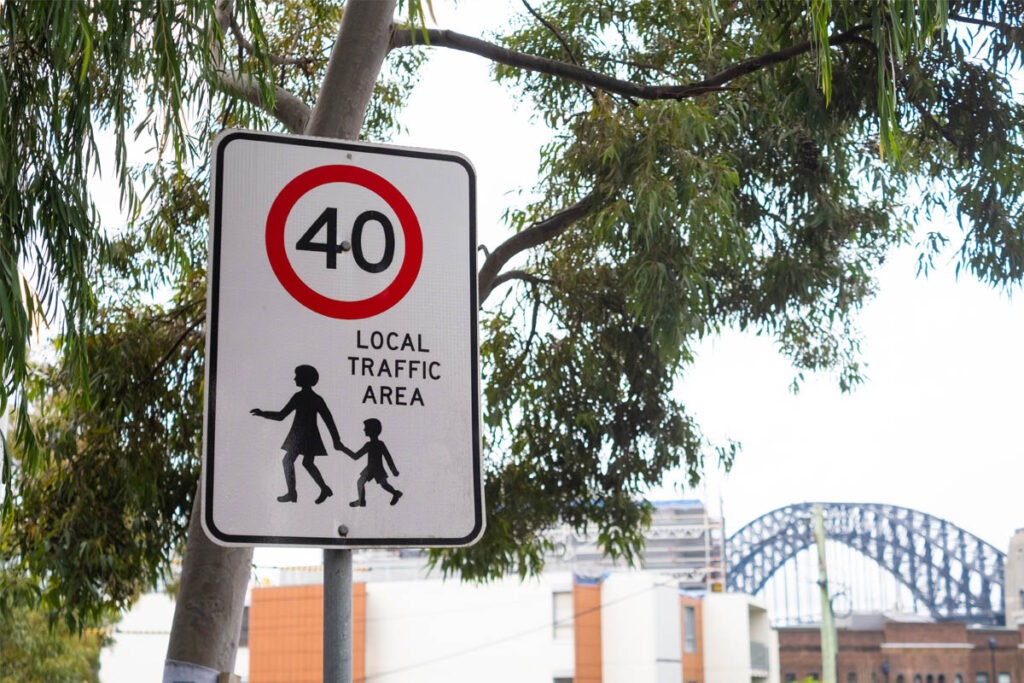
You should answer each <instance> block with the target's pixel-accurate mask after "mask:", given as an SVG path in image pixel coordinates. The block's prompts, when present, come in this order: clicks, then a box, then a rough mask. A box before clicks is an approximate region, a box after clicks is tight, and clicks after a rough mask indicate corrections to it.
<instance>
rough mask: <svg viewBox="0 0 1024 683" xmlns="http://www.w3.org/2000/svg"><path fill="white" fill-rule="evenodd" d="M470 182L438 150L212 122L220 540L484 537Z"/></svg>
mask: <svg viewBox="0 0 1024 683" xmlns="http://www.w3.org/2000/svg"><path fill="white" fill-rule="evenodd" d="M474 183H475V178H474V174H473V170H472V167H471V166H470V164H469V163H468V162H467V161H466V160H465V159H464V158H463V157H461V156H459V155H457V154H453V153H448V152H438V151H432V150H414V149H404V148H397V147H387V146H380V145H367V144H362V143H349V142H340V141H335V140H321V139H315V138H307V137H297V136H282V135H270V134H263V133H254V132H249V131H228V132H225V133H223V134H221V135H220V136H219V137H218V139H217V140H216V142H215V144H214V164H213V188H212V193H211V194H212V201H211V212H212V214H211V233H210V269H209V276H210V284H209V296H208V334H207V381H206V432H205V435H204V453H203V466H204V473H203V482H204V487H203V489H204V490H203V494H204V497H203V501H204V513H203V523H204V526H205V528H206V530H207V533H208V534H209V535H210V536H211V538H213V539H214V540H215V541H217V542H219V543H224V544H228V545H315V546H321V547H334V546H337V547H371V546H451V545H465V544H468V543H472V542H473V541H474V540H476V539H477V538H478V537H479V535H480V534H481V533H482V531H483V493H482V486H481V471H480V451H479V440H480V432H479V423H478V415H479V402H478V396H479V378H478V359H477V338H476V334H477V330H476V298H477V297H476V258H475V255H476V242H475V240H476V235H475V217H474V212H475V186H474Z"/></svg>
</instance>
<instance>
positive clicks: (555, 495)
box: [0, 0, 1024, 625]
mask: <svg viewBox="0 0 1024 683" xmlns="http://www.w3.org/2000/svg"><path fill="white" fill-rule="evenodd" d="M1013 4H1014V3H1013V2H1010V1H1007V2H995V1H993V0H960V1H951V2H948V3H947V2H944V1H936V2H932V1H925V0H871V1H869V2H847V1H841V0H812V1H811V2H796V1H793V2H789V1H777V2H753V3H736V2H730V1H726V0H721V1H719V0H702V1H701V2H690V3H679V2H675V1H674V0H636V1H635V2H624V3H583V2H579V1H578V0H550V1H549V2H546V3H544V4H543V5H539V6H538V7H536V11H537V14H538V15H539V16H540V17H542V18H543V21H541V20H539V19H538V18H537V17H535V16H534V15H532V14H524V15H523V16H522V17H520V18H517V19H516V20H515V21H514V26H513V29H514V30H512V31H511V32H510V33H508V35H506V36H504V37H503V38H502V39H501V41H502V42H503V43H504V45H505V46H506V47H508V48H511V49H513V50H515V51H518V52H521V53H525V54H528V55H530V56H532V57H536V58H539V59H541V60H549V63H551V64H553V63H555V62H558V63H567V64H574V65H578V66H579V67H580V68H582V69H586V70H590V71H592V72H595V73H599V74H602V75H605V76H610V77H614V78H618V79H621V80H623V81H628V82H630V83H631V84H636V85H640V86H650V87H654V86H661V85H664V84H666V83H668V84H687V83H701V82H704V81H705V80H706V79H709V78H711V77H713V76H715V75H718V76H719V77H720V78H719V79H718V80H715V81H714V84H713V85H707V86H706V87H705V88H704V89H703V90H702V91H701V92H700V93H699V94H697V95H696V96H687V97H680V98H679V99H673V98H667V99H666V98H664V97H662V96H660V95H657V94H651V95H650V97H649V98H648V97H646V96H644V95H631V96H625V95H622V94H617V92H615V91H614V88H611V87H607V89H600V88H597V87H595V86H594V85H588V86H583V85H581V84H580V83H579V82H578V81H576V80H573V79H572V78H567V77H565V76H564V70H562V72H561V75H554V73H555V72H556V71H557V70H556V69H534V70H528V69H523V68H520V67H518V66H514V65H513V64H514V62H515V61H516V60H515V58H514V57H513V58H512V59H509V60H508V61H509V62H510V63H509V64H503V65H501V66H499V67H497V68H496V71H495V76H496V78H497V79H498V80H499V81H501V82H504V83H506V84H508V85H509V86H510V87H512V88H514V89H515V90H516V92H517V96H518V97H519V98H520V99H521V100H523V101H525V102H527V103H528V105H529V106H531V107H532V110H533V111H534V112H535V114H536V116H537V118H538V119H539V120H540V121H543V122H544V123H545V124H547V125H548V126H550V127H551V129H552V132H553V136H552V141H551V143H550V144H549V145H548V146H546V147H545V148H544V150H542V157H541V165H540V169H539V173H538V177H537V178H536V186H537V188H538V191H537V194H536V196H538V197H539V199H538V200H537V201H536V202H535V203H534V204H532V205H530V206H526V207H511V208H510V210H509V212H508V214H507V215H508V219H509V221H508V222H509V225H510V227H511V228H513V230H514V231H516V232H523V233H524V234H531V232H535V231H536V230H537V229H538V228H537V227H536V226H537V225H538V224H542V223H544V221H547V220H549V219H551V218H552V217H559V216H565V215H566V213H565V212H568V211H570V207H582V208H579V209H578V210H577V209H573V210H572V211H575V213H573V214H572V220H567V221H566V222H565V225H564V227H563V228H560V229H558V230H553V231H552V232H551V233H550V234H549V235H547V236H546V237H545V238H544V239H542V240H540V244H539V246H536V247H535V248H532V249H531V250H530V251H528V252H524V253H522V254H519V255H518V257H517V258H516V259H515V260H514V261H512V262H510V263H511V268H512V269H511V270H506V271H505V273H504V276H505V277H503V278H502V280H501V282H500V283H499V285H498V287H497V289H495V290H494V292H493V294H492V295H491V297H490V298H489V299H488V300H487V301H486V302H485V310H484V314H483V316H482V317H483V330H482V339H483V342H482V348H481V355H482V359H483V372H484V380H485V383H484V387H485V389H484V391H485V396H484V398H485V406H484V415H483V418H484V426H485V434H484V436H485V446H486V452H487V459H486V464H485V468H486V483H485V487H486V492H485V495H486V500H487V502H488V511H487V524H488V531H487V534H486V535H485V537H484V539H483V540H482V541H481V542H480V543H479V544H477V545H476V546H474V547H472V548H469V549H464V550H459V551H454V552H437V553H435V554H434V555H433V556H432V559H433V561H434V562H435V563H436V564H437V565H439V566H440V567H441V568H442V569H443V570H444V571H446V572H458V573H461V574H462V575H463V576H465V577H469V578H487V577H491V576H495V575H499V574H502V573H508V572H514V573H518V574H519V575H521V576H525V575H528V574H530V573H533V572H536V571H538V570H539V569H540V568H541V567H542V565H543V558H544V552H545V551H546V550H547V549H548V548H549V542H548V541H547V540H546V538H545V536H544V534H543V531H544V530H545V529H547V528H549V527H550V526H552V525H555V524H560V523H564V524H568V525H569V526H571V527H572V528H574V529H576V530H578V531H579V530H583V529H588V530H593V531H595V532H596V533H597V535H598V538H599V539H600V542H601V544H602V546H603V547H604V548H605V549H606V550H607V552H608V553H610V554H612V555H615V556H619V557H623V558H625V559H635V557H636V556H637V553H638V552H639V550H640V544H641V543H642V538H643V534H642V527H643V525H644V524H645V523H646V522H647V520H648V518H649V507H648V504H647V503H646V502H645V501H644V500H643V492H644V491H645V490H646V489H647V488H648V487H650V486H651V485H653V484H656V483H661V482H662V481H663V480H664V479H665V477H666V476H669V475H670V474H671V473H673V472H677V471H678V472H682V477H683V478H684V479H685V481H686V482H687V483H688V484H690V485H692V484H695V483H696V482H697V481H698V480H699V479H700V477H701V475H702V472H703V471H704V468H705V467H707V466H713V465H718V464H722V465H723V466H726V467H727V466H728V465H729V464H730V463H731V462H732V460H733V458H734V457H735V456H736V451H737V446H736V445H735V444H728V443H727V444H724V445H715V444H710V443H708V441H707V439H705V438H704V436H703V435H702V433H701V430H700V426H699V423H698V421H697V418H696V417H695V416H694V415H692V414H691V413H690V412H688V411H687V409H686V406H685V405H682V404H681V403H680V402H679V400H678V398H677V394H676V392H675V391H674V389H675V387H676V384H677V383H678V382H685V381H686V379H687V372H688V369H689V366H690V364H691V363H692V362H693V360H694V358H693V353H694V351H693V349H694V348H695V345H696V343H697V342H698V341H699V340H701V339H702V338H704V337H707V336H708V335H714V334H717V333H718V332H719V331H720V330H722V329H724V328H739V329H747V330H752V331H754V332H756V333H758V334H763V335H770V336H771V337H772V338H773V339H774V340H775V341H776V342H777V344H778V347H779V349H780V351H781V352H782V353H783V354H785V355H786V356H787V357H789V358H790V359H791V360H792V361H793V364H794V366H795V369H796V373H797V384H798V382H799V378H800V377H801V376H802V373H804V372H808V371H822V370H824V371H833V372H835V373H836V374H837V377H838V383H839V385H840V387H842V388H843V389H850V388H852V387H853V386H855V385H856V384H857V383H858V382H860V381H861V380H862V376H861V368H860V365H859V359H858V353H859V338H858V335H857V331H856V326H855V322H856V315H857V312H858V311H859V309H860V308H861V307H862V305H863V304H864V302H865V301H866V300H868V299H869V298H870V297H871V296H872V294H873V292H874V280H873V277H874V272H875V270H876V269H877V268H878V266H879V265H880V264H881V263H882V261H883V260H884V258H885V255H886V253H887V252H888V251H889V250H890V249H892V248H893V247H894V246H896V245H900V244H903V243H905V242H907V240H908V239H910V236H911V235H912V234H913V233H914V231H915V229H916V227H917V226H918V224H919V223H920V222H921V221H923V220H925V219H927V218H928V217H930V216H931V215H932V214H933V213H937V212H939V211H944V210H946V209H950V210H952V211H953V212H954V213H955V215H956V216H957V219H958V224H957V225H955V226H949V229H948V230H946V229H943V228H937V229H936V230H935V231H933V232H932V234H930V235H928V236H927V238H926V242H925V244H924V245H923V252H922V261H921V264H922V269H924V270H927V268H928V265H929V263H930V261H929V259H931V258H933V257H934V256H935V255H937V254H939V253H941V252H942V251H943V250H944V249H946V248H952V249H953V250H955V252H956V253H957V255H958V257H959V263H960V264H961V267H962V268H964V269H965V270H967V271H969V272H971V273H973V274H974V275H976V276H977V277H979V278H980V279H982V280H983V281H985V282H988V283H990V284H992V285H994V286H998V287H1006V288H1010V287H1014V286H1016V285H1017V284H1019V283H1020V280H1021V278H1022V276H1024V204H1022V197H1024V187H1022V185H1021V183H1022V182H1024V181H1022V180H1021V178H1024V153H1022V152H1024V150H1022V147H1021V144H1022V141H1021V130H1022V124H1024V122H1022V120H1021V117H1022V115H1024V109H1022V106H1021V104H1020V98H1019V94H1015V93H1014V92H1013V90H1012V84H1011V80H1010V77H1009V75H1008V74H1009V70H1010V69H1012V68H1019V66H1020V65H1021V58H1022V54H1024V50H1022V48H1024V43H1022V41H1024V30H1022V29H1021V28H1020V15H1019V13H1014V11H1013ZM424 8H426V9H428V10H429V9H430V4H429V3H425V4H424V3H421V2H413V1H410V2H408V3H406V4H403V7H402V10H403V12H404V15H403V16H404V18H405V20H407V21H408V23H409V25H408V27H401V28H400V29H397V30H404V29H405V28H408V29H409V30H417V31H418V29H419V28H421V26H420V24H419V23H418V22H420V23H421V22H422V20H423V18H424V16H425V14H426V13H425V11H424ZM234 9H235V12H234V14H233V17H234V22H233V23H232V22H227V23H225V22H222V21H220V19H222V18H223V17H218V16H217V13H216V12H215V8H214V5H213V3H212V0H205V1H200V0H194V1H192V2H188V3H170V2H157V1H156V0H143V1H142V2H135V3H108V2H77V3H7V4H6V5H5V6H4V8H3V11H2V12H3V13H2V15H0V17H2V23H0V60H2V61H0V66H2V70H0V77H2V79H3V80H2V82H0V97H2V98H4V100H3V102H2V104H4V105H5V106H4V107H0V117H4V116H6V117H7V118H6V119H0V126H4V129H5V130H10V131H11V134H10V135H9V136H5V137H4V138H3V139H2V142H0V170H2V172H3V173H5V174H7V175H6V176H5V177H6V178H7V180H6V181H5V182H4V184H3V188H4V190H3V192H4V194H3V196H2V202H0V206H2V215H0V221H4V223H3V232H2V233H0V234H2V241H0V247H2V249H0V271H2V272H0V314H2V316H3V317H2V320H3V328H2V333H3V335H4V336H3V342H2V343H3V347H2V348H3V349H4V354H5V355H4V357H3V358H4V360H3V365H2V367H0V371H2V374H3V377H4V380H5V391H4V395H5V396H10V395H13V394H14V392H15V391H16V392H18V394H17V395H18V397H19V398H20V399H21V400H20V401H19V403H18V405H19V409H20V410H21V416H20V419H17V420H16V421H15V423H14V424H15V434H14V436H15V437H16V438H15V439H13V440H9V442H8V443H9V444H10V445H11V447H12V448H13V450H14V453H15V454H16V455H17V458H16V459H15V460H14V461H10V462H8V463H7V464H6V465H5V470H4V471H5V473H6V476H8V477H12V479H11V480H10V487H11V488H10V492H9V493H8V495H7V497H6V498H5V514H4V516H3V521H2V523H3V534H4V535H3V541H2V543H0V561H3V560H6V561H9V562H15V563H17V564H18V565H19V566H23V567H25V568H27V569H28V570H29V571H30V572H31V573H32V574H33V576H34V578H35V582H34V583H32V584H31V585H30V586H29V588H30V591H29V592H28V593H22V592H19V593H18V595H23V596H25V597H31V596H32V595H34V594H35V593H36V592H37V591H38V594H39V595H41V596H42V598H43V600H44V604H45V606H47V607H48V608H52V609H56V610H59V611H60V612H62V613H63V614H64V615H65V616H66V617H67V618H68V619H69V620H70V622H71V623H72V624H78V625H80V624H84V623H89V622H90V621H91V620H94V619H95V618H97V617H98V616H99V615H101V614H102V613H103V612H104V611H105V610H108V609H111V608H119V607H122V606H123V605H124V604H126V602H127V601H129V600H130V599H131V597H132V596H133V595H134V594H135V592H136V591H138V590H140V589H142V588H144V587H147V586H152V585H154V583H155V582H156V581H157V580H158V579H159V578H160V576H161V573H162V571H163V570H164V569H165V568H166V565H167V561H168V558H169V557H170V554H171V553H172V552H173V551H174V550H175V549H176V548H177V546H178V544H179V543H180V541H181V538H182V534H183V529H184V522H185V520H186V518H187V515H188V511H189V509H190V501H189V498H190V495H191V491H192V490H193V487H194V484H195V480H196V475H197V472H196V469H197V462H198V459H197V455H198V451H199V430H200V425H199V418H200V414H201V411H200V406H199V396H200V392H201V381H202V380H201V378H202V357H201V354H202V348H203V344H202V332H203V331H202V320H203V308H204V306H205V301H204V292H205V284H204V282H205V272H204V267H205V258H206V241H205V238H206V226H205V223H206V207H205V197H206V190H205V187H206V183H207V178H206V176H207V173H208V167H207V165H206V160H205V158H204V157H205V154H206V151H205V150H206V149H207V146H208V141H209V139H210V135H211V133H212V132H213V131H215V130H218V129H220V128H222V127H227V126H248V127H255V128H268V127H278V128H280V127H281V125H282V124H281V123H280V122H278V121H277V120H276V119H274V118H273V116H274V114H273V112H274V111H275V106H276V104H277V103H279V102H280V101H283V100H282V98H285V97H286V93H285V92H284V90H287V91H289V92H291V93H292V95H293V96H294V97H295V99H296V100H297V101H298V102H299V103H300V106H305V105H312V103H313V102H314V101H315V99H316V95H317V89H318V87H319V83H320V79H321V78H322V74H323V69H324V66H325V64H326V60H327V57H328V54H329V51H330V49H331V45H332V41H333V39H334V35H335V31H336V28H337V23H338V21H339V17H340V16H341V15H340V12H342V11H343V8H339V7H338V5H337V4H336V3H333V2H327V1H326V0H291V1H283V2H265V3H264V2H244V3H241V2H240V3H237V7H235V8H234ZM114 28H117V29H118V30H116V31H115V30H113V29H114ZM423 35H424V37H426V33H425V32H424V33H423ZM431 35H438V34H431ZM416 42H417V43H418V45H417V46H415V47H412V48H407V49H401V50H396V51H393V52H392V55H391V56H390V57H389V59H388V61H387V63H386V64H385V68H384V71H383V75H382V78H381V80H380V82H379V83H378V88H377V91H376V97H375V99H374V102H373V103H372V105H371V110H370V112H369V114H368V116H367V119H366V125H365V127H364V130H363V136H364V137H365V138H367V139H374V140H384V139H387V136H388V135H390V134H391V132H392V131H393V130H394V129H395V127H396V112H397V111H398V109H399V108H400V107H401V104H402V102H403V101H404V99H405V97H406V95H407V93H408V91H409V89H410V88H411V87H412V85H413V84H414V83H415V80H416V70H417V68H418V67H419V65H420V64H421V63H422V61H423V59H424V56H425V54H426V53H427V51H428V50H429V49H439V48H436V47H429V48H428V47H424V45H423V44H422V43H423V42H425V41H419V40H418V38H417V40H416ZM228 75H230V76H231V77H232V78H233V81H232V83H233V84H232V85H230V86H229V85H228V84H227V80H228ZM247 86H253V87H252V88H250V89H247ZM279 89H281V90H279ZM648 93H650V91H648ZM472 97H473V93H466V103H467V104H466V106H471V102H472ZM302 103H305V104H302ZM185 121H188V123H189V125H188V126H187V127H186V126H185V125H184V122H185ZM133 124H134V125H138V124H141V125H142V126H143V127H144V128H145V129H147V130H149V131H150V132H151V133H153V134H155V135H156V139H157V143H158V157H157V158H156V159H155V160H154V162H153V163H152V164H151V165H150V166H147V167H144V168H140V169H133V170H132V171H131V173H129V169H128V167H127V165H126V162H125V160H126V158H127V156H126V154H127V152H126V150H127V147H126V146H125V145H126V138H127V137H130V131H131V129H132V127H133ZM293 124H294V122H293ZM96 126H101V127H102V126H106V127H109V128H110V129H111V130H112V132H113V134H114V137H115V139H116V140H117V141H118V147H117V153H116V155H115V169H114V171H115V177H117V178H118V179H119V182H120V187H121V188H122V192H123V193H124V197H125V199H126V201H127V203H128V208H129V210H130V211H129V213H130V216H131V221H130V223H129V224H128V225H127V226H124V227H123V228H122V229H119V230H113V229H110V228H109V226H108V228H107V229H106V230H104V231H100V229H99V226H98V225H97V219H96V216H95V211H94V210H93V208H92V204H91V200H90V197H89V195H88V192H87V188H86V184H85V182H86V179H87V178H88V177H89V174H90V173H91V172H92V170H93V169H94V168H95V167H96V163H97V161H96V160H97V158H98V157H97V154H96V149H95V143H94V142H93V140H94V137H95V135H94V127H96ZM129 178H131V179H133V180H134V181H135V184H132V183H129V182H128V180H129ZM135 186H138V187H145V188H146V191H145V192H143V193H140V195H141V196H136V195H135V194H134V193H133V190H132V188H133V187H135ZM15 188H17V189H16V190H15ZM947 245H952V247H947ZM33 278H34V279H33ZM26 288H28V289H30V290H32V291H35V292H36V294H35V295H34V296H29V297H25V296H23V295H22V292H24V291H25V290H26ZM56 318H61V319H62V320H63V323H64V327H63V328H61V331H62V332H63V334H62V335H60V337H59V344H60V346H59V351H60V353H59V356H58V357H57V358H56V359H55V360H54V361H53V362H50V363H47V364H45V365H43V366H42V367H39V368H38V369H37V371H36V372H35V374H32V375H31V377H30V371H29V368H30V366H29V365H28V364H27V362H26V359H27V351H26V349H27V340H28V339H29V338H30V336H31V333H32V331H33V329H34V326H37V325H39V324H40V323H41V321H43V320H44V319H56ZM30 415H31V416H32V420H31V421H30V420H29V419H28V418H29V416H30ZM29 425H31V426H32V427H33V430H30V429H29ZM34 434H35V435H37V436H38V438H37V439H36V440H35V441H33V435H34ZM12 595H14V594H12ZM12 599H13V598H12ZM5 609H9V607H5Z"/></svg>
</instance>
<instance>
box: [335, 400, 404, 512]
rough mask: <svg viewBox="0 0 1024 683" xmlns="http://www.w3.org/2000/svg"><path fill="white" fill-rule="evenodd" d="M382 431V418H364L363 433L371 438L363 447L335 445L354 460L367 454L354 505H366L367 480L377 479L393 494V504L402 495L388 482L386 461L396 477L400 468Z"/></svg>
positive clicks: (351, 504)
mask: <svg viewBox="0 0 1024 683" xmlns="http://www.w3.org/2000/svg"><path fill="white" fill-rule="evenodd" d="M382 431H383V427H382V426H381V424H380V420H378V419H376V418H372V417H371V418H370V419H368V420H363V433H364V434H366V436H368V437H369V439H370V440H369V441H367V442H366V443H365V444H364V445H363V447H362V448H360V449H359V450H358V451H352V450H350V449H348V448H346V447H345V444H342V443H338V444H337V445H336V446H335V447H336V448H339V447H340V450H342V451H344V452H345V453H346V454H347V455H348V456H349V457H350V458H352V459H353V460H358V459H359V458H361V457H363V456H364V455H365V456H366V467H364V468H363V471H362V472H361V473H360V474H359V481H358V482H356V488H357V490H358V491H359V498H358V499H357V500H353V501H352V502H351V503H349V505H350V506H352V507H365V506H366V482H367V481H371V480H373V481H376V482H377V483H378V484H380V487H381V488H382V489H384V490H385V491H387V492H388V493H390V494H391V504H392V505H394V504H395V503H397V502H398V499H399V498H401V497H402V492H401V491H399V490H397V489H395V488H394V487H392V486H391V484H389V483H388V473H387V470H385V469H384V463H385V462H387V464H388V467H389V468H390V469H391V473H392V474H394V475H395V476H396V477H397V476H398V468H396V467H395V461H394V460H392V459H391V453H389V452H388V447H387V446H386V445H384V442H383V441H381V440H380V434H381V432H382Z"/></svg>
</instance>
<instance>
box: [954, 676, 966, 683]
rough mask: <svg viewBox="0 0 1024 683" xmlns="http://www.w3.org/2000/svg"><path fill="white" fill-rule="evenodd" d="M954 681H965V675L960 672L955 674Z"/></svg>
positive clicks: (956, 682)
mask: <svg viewBox="0 0 1024 683" xmlns="http://www.w3.org/2000/svg"><path fill="white" fill-rule="evenodd" d="M953 683H964V677H963V676H961V675H960V674H956V675H955V676H953Z"/></svg>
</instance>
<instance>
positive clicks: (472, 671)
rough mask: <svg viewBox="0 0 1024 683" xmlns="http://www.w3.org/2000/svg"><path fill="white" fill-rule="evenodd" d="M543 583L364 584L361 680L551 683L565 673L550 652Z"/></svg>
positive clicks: (556, 653)
mask: <svg viewBox="0 0 1024 683" xmlns="http://www.w3.org/2000/svg"><path fill="white" fill-rule="evenodd" d="M552 593H553V585H552V583H551V582H550V581H548V580H546V581H539V580H538V581H528V582H525V583H520V582H519V581H518V580H514V579H509V580H505V581H501V582H496V583H492V584H488V585H485V586H477V585H475V584H465V583H460V582H458V581H454V580H453V581H447V582H441V581H412V582H403V581H395V582H383V583H369V584H367V596H366V675H367V677H368V678H370V679H371V680H372V679H374V678H375V677H381V680H387V681H388V683H413V682H415V683H420V682H422V681H445V682H446V683H460V682H465V683H478V682H479V681H481V680H487V681H488V683H503V682H507V683H520V682H521V683H532V682H536V683H551V680H552V672H553V671H555V670H557V669H565V668H567V667H568V668H569V669H571V668H572V664H571V659H570V662H569V663H567V662H565V661H562V660H561V658H562V657H564V655H569V656H570V657H571V651H570V652H566V650H565V648H559V647H556V643H555V642H554V634H553V627H552V609H553V607H552Z"/></svg>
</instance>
